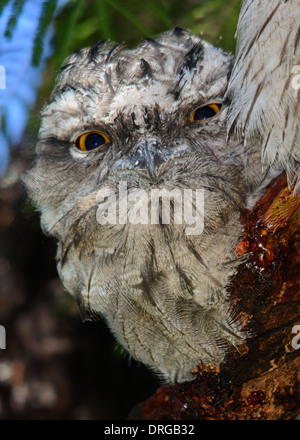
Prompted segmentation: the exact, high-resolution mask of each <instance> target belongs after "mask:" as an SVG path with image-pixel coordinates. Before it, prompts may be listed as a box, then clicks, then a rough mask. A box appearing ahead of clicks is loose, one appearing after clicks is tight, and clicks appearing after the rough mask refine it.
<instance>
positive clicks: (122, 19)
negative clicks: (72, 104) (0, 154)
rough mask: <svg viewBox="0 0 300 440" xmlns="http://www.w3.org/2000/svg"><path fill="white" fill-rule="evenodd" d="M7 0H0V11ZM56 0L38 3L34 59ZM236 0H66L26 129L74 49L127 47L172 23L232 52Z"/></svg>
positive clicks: (17, 1)
mask: <svg viewBox="0 0 300 440" xmlns="http://www.w3.org/2000/svg"><path fill="white" fill-rule="evenodd" d="M8 1H9V0H0V13H1V10H2V9H3V7H4V6H5V4H7V3H8ZM10 1H12V2H13V11H14V12H13V15H12V17H11V19H10V20H9V23H8V26H7V30H6V35H8V36H10V35H11V34H12V32H13V30H14V27H15V25H16V23H17V20H18V17H19V15H20V12H21V10H22V6H23V4H24V2H25V1H26V0H10ZM56 4H57V0H47V1H46V2H45V3H44V8H43V12H42V15H41V19H40V23H39V28H38V32H37V35H36V38H35V47H34V51H33V56H32V62H33V64H34V65H38V63H39V61H40V57H41V53H42V41H43V36H44V34H45V32H46V30H47V27H48V25H49V23H50V21H51V19H52V16H53V13H54V10H55V6H56ZM240 6H241V0H185V1H182V0H142V1H141V0H70V1H69V2H68V3H67V4H66V5H65V7H64V8H63V9H62V10H61V11H60V13H59V15H58V16H57V17H56V18H55V22H54V25H55V38H54V41H53V44H54V54H53V56H52V58H51V59H50V61H49V62H48V68H47V69H46V71H45V74H44V82H43V86H42V88H41V90H40V93H39V96H40V99H39V101H38V103H37V108H36V109H33V110H32V111H31V122H30V125H29V130H30V131H35V128H34V127H36V126H37V125H38V120H37V114H38V112H39V110H40V108H41V106H42V105H43V104H44V102H45V101H46V100H47V97H48V96H49V94H50V91H51V89H52V87H53V83H54V79H55V76H56V73H57V70H58V68H59V67H60V66H61V65H62V63H63V61H64V59H65V58H66V57H67V56H68V55H69V54H71V53H72V52H73V51H74V50H76V49H80V48H82V47H86V46H90V45H92V44H94V43H95V42H96V41H99V40H104V39H110V40H112V41H116V42H125V43H126V45H127V46H128V47H133V46H134V45H135V44H136V43H137V42H138V41H140V40H141V39H143V38H144V37H151V36H154V35H156V34H158V33H160V32H163V31H166V30H168V29H170V28H172V27H175V26H179V27H183V28H188V29H190V30H191V31H192V32H193V33H195V34H198V35H201V36H202V38H204V39H205V40H207V41H209V42H211V43H213V44H215V45H217V46H219V47H222V48H224V49H225V50H228V51H231V52H234V48H235V38H234V34H235V29H236V24H237V20H238V14H239V11H240Z"/></svg>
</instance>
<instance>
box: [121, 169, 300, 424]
mask: <svg viewBox="0 0 300 440" xmlns="http://www.w3.org/2000/svg"><path fill="white" fill-rule="evenodd" d="M241 219H242V222H243V223H244V225H245V229H244V236H243V237H242V240H241V242H240V244H239V246H238V249H237V252H238V253H239V254H240V255H243V256H244V257H246V258H245V261H244V262H243V264H241V266H240V267H239V270H238V272H237V273H236V275H235V276H234V277H233V279H232V282H231V284H230V286H229V288H228V291H229V293H230V296H231V298H232V301H233V302H234V304H235V305H236V306H237V307H239V309H240V310H241V311H242V313H243V315H244V317H245V320H246V326H247V328H248V330H249V331H250V332H251V337H249V338H248V340H247V343H246V344H245V345H244V346H243V347H242V349H240V350H239V352H238V351H236V350H232V351H231V352H230V353H228V355H227V357H226V359H225V361H224V362H223V364H222V365H221V366H219V367H218V366H214V365H209V366H207V365H206V366H201V365H200V366H199V367H198V368H197V371H195V380H194V381H192V382H186V383H183V384H177V385H173V386H168V385H164V386H161V387H160V388H159V389H158V390H157V392H156V393H155V394H154V395H153V396H152V397H150V398H149V399H148V400H146V401H145V402H143V403H140V404H138V405H137V406H136V407H134V408H133V409H132V411H131V413H130V415H129V419H147V420H162V419H168V420H172V419H173V420H191V419H200V420H201V419H202V420H203V419H216V420H219V419H221V420H230V419H236V420H239V419H242V420H247V419H266V420H276V419H291V418H293V417H295V415H296V414H297V413H298V412H299V410H300V356H299V355H300V347H299V349H298V350H297V346H298V344H297V341H298V339H297V337H296V335H295V334H293V333H292V331H293V330H294V331H296V329H295V326H296V325H300V227H299V226H300V195H298V196H293V193H292V190H289V189H288V187H287V182H286V178H285V177H284V176H281V177H279V178H277V179H276V180H274V181H273V182H272V183H271V184H270V185H269V187H268V188H267V190H266V193H265V195H264V196H263V197H262V198H261V200H260V201H259V202H258V203H257V204H256V206H255V207H254V209H253V210H252V212H249V211H244V212H243V213H242V214H241ZM295 337H296V339H295ZM293 339H294V341H295V342H296V343H295V342H294V343H293V344H292V341H293ZM299 339H300V338H299ZM299 342H300V340H299ZM293 345H294V347H293Z"/></svg>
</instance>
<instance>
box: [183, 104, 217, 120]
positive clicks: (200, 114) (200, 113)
mask: <svg viewBox="0 0 300 440" xmlns="http://www.w3.org/2000/svg"><path fill="white" fill-rule="evenodd" d="M221 108H222V105H221V104H217V103H216V104H215V103H213V104H207V105H203V106H202V107H199V108H197V109H196V110H195V111H194V112H193V113H192V116H191V117H190V121H191V122H198V121H203V120H205V119H211V118H213V117H214V116H216V115H217V114H218V113H219V112H220V110H221Z"/></svg>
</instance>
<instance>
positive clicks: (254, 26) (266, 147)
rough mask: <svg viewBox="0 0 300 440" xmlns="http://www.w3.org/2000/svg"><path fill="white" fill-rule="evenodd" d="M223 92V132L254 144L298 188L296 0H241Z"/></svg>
mask: <svg viewBox="0 0 300 440" xmlns="http://www.w3.org/2000/svg"><path fill="white" fill-rule="evenodd" d="M227 96H228V97H229V99H230V100H231V107H230V112H229V121H228V135H229V136H236V137H238V138H239V139H244V141H245V143H247V142H249V141H254V142H257V143H259V144H260V146H261V151H262V160H263V162H264V163H269V164H274V165H277V164H278V165H280V166H283V167H284V168H285V169H286V171H287V174H288V179H289V183H290V184H292V183H294V182H296V183H297V184H296V188H295V190H296V191H297V192H299V191H300V165H299V161H300V0H272V1H270V0H244V2H243V5H242V9H241V13H240V17H239V22H238V27H237V53H236V60H235V64H234V67H233V71H232V75H231V78H230V82H229V86H228V92H227Z"/></svg>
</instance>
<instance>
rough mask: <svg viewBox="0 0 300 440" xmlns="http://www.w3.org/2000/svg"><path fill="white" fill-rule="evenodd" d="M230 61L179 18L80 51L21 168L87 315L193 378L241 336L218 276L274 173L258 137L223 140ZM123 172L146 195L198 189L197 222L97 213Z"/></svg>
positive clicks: (224, 276) (168, 371)
mask: <svg viewBox="0 0 300 440" xmlns="http://www.w3.org/2000/svg"><path fill="white" fill-rule="evenodd" d="M232 62H233V60H232V57H231V56H229V55H227V54H225V53H224V52H222V51H221V50H218V49H216V48H214V47H212V46H211V45H209V44H207V43H206V42H204V41H202V40H201V39H199V38H198V37H195V36H192V35H190V34H189V33H188V32H187V31H183V30H181V29H175V30H174V31H170V32H167V33H165V34H163V35H161V36H160V37H158V38H157V39H156V40H145V41H144V42H142V43H141V44H140V45H139V46H138V47H137V48H136V49H134V50H126V49H124V48H123V47H122V46H113V45H111V44H110V43H107V42H101V43H98V44H96V45H94V46H92V47H91V48H87V49H83V50H80V51H78V52H76V53H75V54H73V55H71V56H70V57H69V58H68V60H67V61H66V64H65V66H64V67H63V68H62V69H61V73H60V76H59V78H58V81H57V84H56V87H55V89H54V91H53V93H52V96H51V102H50V103H49V104H48V105H47V106H46V107H45V109H44V111H43V113H42V118H43V119H42V126H41V129H40V135H39V143H38V146H37V157H36V164H35V166H34V168H33V169H32V170H31V171H30V172H29V173H28V174H27V176H26V179H25V180H26V184H27V186H28V188H29V191H30V195H31V197H32V199H33V201H34V202H35V204H36V205H37V206H38V208H39V210H40V211H41V213H42V226H43V229H44V231H45V232H46V233H47V234H50V235H52V236H54V237H55V238H56V239H57V241H58V254H57V266H58V271H59V274H60V276H61V279H62V281H63V283H64V285H65V287H66V289H67V290H68V291H69V292H71V293H73V294H74V295H75V296H76V297H77V299H78V301H79V304H80V307H81V309H82V311H83V313H84V314H85V317H86V318H95V317H99V316H102V317H103V318H104V319H105V320H106V321H107V323H108V325H109V326H110V328H111V330H112V332H113V333H114V334H115V335H116V337H117V339H118V340H119V341H120V342H121V343H122V345H123V346H124V347H125V348H126V349H127V350H128V352H129V353H130V354H131V355H132V356H133V357H134V358H135V359H137V360H139V361H141V362H143V363H145V364H146V365H147V366H149V367H150V368H151V369H153V370H154V371H156V372H158V373H160V375H161V376H162V377H163V378H164V379H165V380H167V381H183V380H187V379H191V378H192V373H191V371H192V369H193V368H194V367H196V365H197V364H199V363H209V362H212V363H214V364H219V363H220V362H221V361H222V360H223V359H224V356H225V354H226V352H227V350H228V348H229V347H232V346H238V345H239V344H240V343H241V342H243V340H244V338H245V336H246V335H245V334H244V332H243V328H242V323H241V322H240V319H239V314H238V311H237V310H235V309H234V308H233V305H232V304H231V303H230V299H229V298H228V296H227V292H226V286H227V285H228V283H229V281H230V277H231V275H232V274H233V273H234V271H235V269H236V267H237V265H238V264H239V260H238V258H237V255H236V253H235V246H236V244H237V243H238V240H239V238H240V235H241V232H242V226H241V223H240V219H239V217H240V209H241V207H243V206H245V205H246V204H247V203H248V202H249V201H251V203H252V202H253V200H254V199H255V198H256V197H257V196H258V195H259V191H260V189H261V188H262V186H263V185H264V184H265V183H266V182H268V181H269V179H270V177H271V173H270V172H269V169H268V166H267V165H262V164H261V147H260V145H259V143H257V142H256V141H255V139H253V142H252V141H251V139H250V141H249V142H247V144H246V145H245V144H244V142H243V139H241V140H233V139H231V140H230V141H229V142H227V141H226V140H227V113H228V107H229V105H230V101H229V100H228V99H227V98H226V97H225V94H226V91H227V86H228V79H229V77H230V74H231V69H232ZM231 92H232V90H231ZM234 99H235V106H236V105H237V104H236V99H237V98H236V95H235V97H234ZM209 103H222V109H221V111H220V113H219V114H217V115H216V116H215V117H213V118H211V119H207V120H204V121H199V122H197V123H193V122H191V121H190V117H191V115H192V113H193V111H194V110H195V109H197V108H199V107H200V106H202V105H205V104H209ZM232 111H234V110H232ZM95 129H96V130H100V131H101V132H103V133H105V134H106V136H108V138H109V139H110V143H108V144H106V145H104V146H103V147H102V148H101V149H98V150H96V151H91V152H88V153H82V152H81V151H79V150H78V148H77V147H76V144H75V141H76V139H77V138H78V136H79V135H80V134H81V133H83V132H86V131H88V130H95ZM149 155H150V156H151V160H150V159H149V157H150V156H149ZM120 181H126V182H127V185H128V192H130V191H132V190H133V189H143V190H145V191H146V193H147V194H149V193H150V191H151V189H153V188H158V189H166V190H174V189H181V190H183V189H185V188H189V189H194V190H196V189H201V188H203V189H204V192H205V199H204V208H205V211H204V214H205V217H204V231H203V233H202V234H201V235H187V234H186V228H187V224H186V223H185V222H184V223H183V224H182V225H177V224H174V222H171V223H170V224H162V222H160V224H152V225H151V224H147V225H145V224H138V225H134V224H130V223H127V224H114V225H113V224H106V225H101V224H99V222H97V210H98V208H99V199H98V198H97V197H98V196H97V195H98V194H99V190H100V189H103V188H110V189H111V190H114V192H115V193H116V194H118V184H119V182H120ZM130 203H131V202H129V209H133V207H132V206H131V205H130ZM100 205H101V203H100Z"/></svg>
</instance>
